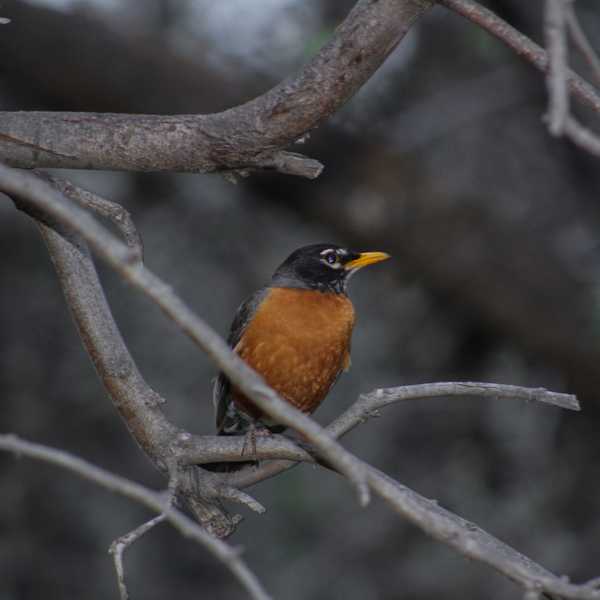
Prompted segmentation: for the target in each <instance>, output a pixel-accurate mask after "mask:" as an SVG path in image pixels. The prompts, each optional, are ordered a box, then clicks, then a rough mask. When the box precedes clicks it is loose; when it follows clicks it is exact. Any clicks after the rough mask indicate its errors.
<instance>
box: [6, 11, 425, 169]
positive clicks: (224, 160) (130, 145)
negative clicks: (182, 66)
mask: <svg viewBox="0 0 600 600" xmlns="http://www.w3.org/2000/svg"><path fill="white" fill-rule="evenodd" d="M432 4H433V3H432V2H431V1H429V0H381V1H380V2H370V1H367V0H365V1H361V2H359V3H358V4H357V5H356V7H355V8H354V9H353V10H352V11H351V13H350V14H349V15H348V17H347V18H346V20H345V21H344V22H343V23H342V24H341V25H340V27H339V28H338V29H337V30H336V32H335V35H334V36H333V37H332V39H331V40H330V41H329V42H328V43H327V44H326V45H325V46H324V47H323V48H322V49H321V51H320V52H319V53H318V54H317V55H316V56H315V57H314V58H313V59H312V60H311V61H310V62H309V63H308V64H307V65H306V66H305V67H304V68H303V69H302V71H301V72H300V73H299V74H298V75H296V76H295V77H292V78H290V79H287V80H285V81H283V82H282V83H280V84H279V85H277V86H275V87H274V88H273V89H271V90H270V91H269V92H267V93H265V94H263V95H262V96H259V97H258V98H255V99H254V100H251V101H250V102H247V103H246V104H243V105H241V106H237V107H235V108H232V109H229V110H226V111H224V112H221V113H217V114H212V115H179V116H160V115H119V114H98V113H49V112H15V113H11V112H5V113H0V158H1V159H2V160H3V161H4V162H6V163H7V164H9V165H11V166H14V167H23V168H32V167H58V168H79V169H111V170H134V171H165V170H167V171H192V172H211V171H215V170H227V169H246V168H265V169H276V170H278V171H282V172H286V173H295V174H299V175H304V176H306V177H315V176H317V175H318V174H319V173H320V168H319V165H318V164H316V163H315V161H307V160H304V159H303V158H302V157H300V156H299V155H291V156H290V155H289V153H283V154H282V153H280V152H279V150H280V149H281V148H283V147H285V146H288V145H289V144H291V143H293V142H294V141H295V140H297V139H298V138H300V137H301V136H302V135H304V134H305V133H306V132H307V131H310V130H311V129H313V128H314V127H316V126H317V125H318V124H319V123H320V122H321V121H323V120H324V119H326V118H327V117H328V116H330V115H331V114H332V113H333V112H335V111H336V110H337V109H338V108H339V107H340V106H341V105H342V104H343V103H344V102H346V100H348V98H350V97H351V96H352V95H353V94H354V93H355V92H356V91H357V90H358V89H359V88H360V87H361V86H362V85H363V84H364V82H365V81H366V80H367V79H368V78H369V77H370V76H371V75H372V74H373V73H374V72H375V71H376V70H377V69H378V68H379V66H380V65H381V64H382V63H383V61H384V60H385V59H386V57H387V56H388V55H389V53H390V52H391V51H392V50H393V49H394V48H395V47H396V45H397V44H398V43H399V42H400V40H401V39H402V38H403V37H404V35H405V34H406V33H407V31H408V30H409V29H410V27H411V25H412V24H413V23H414V21H415V20H416V19H417V18H418V17H420V16H421V15H423V14H424V13H425V12H426V11H427V10H428V9H429V8H430V7H431V6H432Z"/></svg>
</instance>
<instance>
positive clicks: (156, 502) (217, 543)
mask: <svg viewBox="0 0 600 600" xmlns="http://www.w3.org/2000/svg"><path fill="white" fill-rule="evenodd" d="M0 450H7V451H9V452H13V453H14V454H16V455H17V456H21V455H24V456H27V457H30V458H34V459H36V460H41V461H44V462H47V463H51V464H53V465H56V466H58V467H61V468H63V469H67V470H69V471H71V472H73V473H76V474H77V475H79V476H80V477H83V478H84V479H88V480H90V481H93V482H94V483H96V484H98V485H100V486H102V487H104V488H106V489H107V490H110V491H111V492H114V493H116V494H119V495H121V496H125V497H127V498H130V499H132V500H134V501H136V502H138V503H139V504H143V505H144V506H147V507H148V508H150V509H151V510H153V511H155V512H157V513H159V514H164V516H165V518H166V519H167V521H169V522H170V523H171V524H172V525H173V527H175V529H177V530H178V531H179V532H180V533H181V534H182V535H184V536H185V537H188V538H190V539H193V540H194V541H196V542H198V543H200V544H202V545H203V546H204V547H205V548H206V549H207V550H208V551H209V552H211V554H213V555H214V556H215V557H216V558H217V559H218V560H219V561H220V562H222V563H223V564H224V565H225V566H226V567H227V568H228V569H229V570H230V571H231V572H232V573H233V575H234V576H235V577H236V578H237V579H238V580H239V581H240V583H241V584H242V585H243V586H244V587H245V588H246V590H247V591H248V593H249V594H250V596H251V597H252V598H255V599H256V600H268V599H269V598H270V596H269V595H268V594H267V592H266V591H265V590H264V588H263V587H262V585H261V584H260V582H259V581H258V579H257V578H256V576H255V575H254V574H253V573H252V571H250V569H248V567H247V566H246V564H245V562H244V561H243V560H242V559H241V558H240V556H239V554H240V552H239V550H235V549H232V548H231V547H230V546H229V545H228V544H226V543H225V542H223V541H221V540H219V539H217V538H215V537H213V536H212V535H210V534H209V533H208V532H206V531H205V530H204V529H202V528H201V527H200V526H198V525H197V524H196V523H194V521H192V520H191V519H190V518H188V517H186V516H185V515H184V514H183V513H181V512H180V511H178V510H177V509H175V508H173V507H172V506H169V505H165V501H164V495H163V494H161V493H158V492H154V491H152V490H150V489H148V488H145V487H144V486H141V485H139V484H137V483H134V482H132V481H129V480H128V479H125V478H124V477H119V476H118V475H114V474H112V473H109V472H108V471H105V470H104V469H101V468H100V467H97V466H95V465H92V464H91V463H89V462H87V461H85V460H82V459H81V458H78V457H76V456H73V455H71V454H69V453H67V452H64V451H61V450H55V449H53V448H48V447H47V446H42V445H40V444H34V443H32V442H27V441H25V440H21V439H19V438H17V436H14V435H5V434H0Z"/></svg>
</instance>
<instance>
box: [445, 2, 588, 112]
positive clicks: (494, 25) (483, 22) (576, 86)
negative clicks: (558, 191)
mask: <svg viewBox="0 0 600 600" xmlns="http://www.w3.org/2000/svg"><path fill="white" fill-rule="evenodd" d="M437 1H438V3H439V4H441V5H443V6H445V7H446V8H449V9H450V10H452V11H454V12H456V13H457V14H459V15H461V16H463V17H465V18H466V19H468V20H469V21H472V22H473V23H475V24H476V25H479V27H481V28H482V29H485V30H486V31H487V32H488V33H491V34H492V35H493V36H494V37H496V38H497V39H498V40H500V41H501V42H502V43H504V44H506V45H507V46H508V47H509V48H511V49H512V50H514V51H515V52H516V53H517V54H518V55H519V56H522V57H523V58H524V59H525V60H527V61H528V62H530V63H531V64H532V65H533V66H534V67H536V68H537V69H539V70H540V71H542V72H543V73H545V72H546V71H547V69H548V56H547V54H546V52H545V50H544V49H543V48H542V47H541V46H538V45H537V44H536V43H535V42H533V41H532V40H530V39H529V38H528V37H527V36H526V35H524V34H522V33H521V32H520V31H518V30H517V29H515V28H514V27H513V26H512V25H510V24H509V23H507V22H506V21H504V20H503V19H501V18H500V17H499V16H498V15H496V14H495V13H493V12H492V11H491V10H489V9H487V8H485V7H484V6H481V5H480V4H478V3H477V2H474V0H437ZM567 83H568V86H569V89H570V90H571V93H573V94H574V95H575V96H576V97H577V98H578V99H579V100H581V102H583V103H584V104H585V105H586V106H588V107H589V108H591V109H593V110H594V111H596V112H600V96H598V94H597V93H596V90H595V89H594V88H593V86H591V85H590V84H589V83H588V82H587V81H585V79H583V78H582V77H580V76H579V75H577V74H576V73H574V72H573V71H571V70H569V71H568V72H567Z"/></svg>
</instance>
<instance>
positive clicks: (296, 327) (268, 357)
mask: <svg viewBox="0 0 600 600" xmlns="http://www.w3.org/2000/svg"><path fill="white" fill-rule="evenodd" d="M388 258H390V256H389V254H387V253H385V252H355V251H353V250H349V249H348V248H344V247H342V246H339V245H336V244H329V243H322V244H312V245H309V246H303V247H301V248H298V249H297V250H295V251H294V252H292V253H291V254H290V255H289V256H288V257H287V258H286V259H285V260H284V261H283V262H282V263H281V264H280V265H279V267H277V269H276V270H275V272H274V274H273V276H272V278H271V281H270V282H269V284H268V285H266V286H264V287H262V288H260V289H259V290H257V291H256V292H254V293H253V294H251V295H250V296H249V297H248V298H247V299H246V300H245V301H244V302H242V304H241V305H240V306H239V308H238V309H237V312H236V313H235V317H234V319H233V323H232V325H231V330H230V332H229V336H228V338H227V342H228V344H229V346H230V347H231V348H232V349H233V351H234V352H235V353H236V354H237V355H238V356H239V357H240V358H241V359H242V360H244V361H245V362H246V363H247V364H248V365H249V366H250V367H252V369H254V370H255V371H256V372H257V373H258V374H259V375H261V376H262V378H263V379H264V380H265V382H266V383H267V384H268V385H269V386H270V387H271V388H273V389H274V390H275V391H276V392H277V393H278V394H279V396H280V397H281V398H283V399H284V400H285V401H287V402H289V403H290V404H291V405H292V406H294V407H296V408H297V409H299V410H300V411H302V412H304V413H306V414H312V413H313V412H314V411H315V410H316V409H317V408H318V407H319V405H320V404H321V402H322V401H323V400H324V399H325V397H326V396H327V394H328V392H329V391H330V389H331V388H332V387H333V385H334V384H335V383H336V381H337V380H338V378H339V376H340V374H341V373H342V372H343V371H347V370H348V369H349V368H350V362H351V361H350V348H351V339H352V330H353V328H354V322H355V314H354V307H353V305H352V302H351V300H350V298H349V297H348V295H347V287H348V282H349V280H350V278H351V277H352V276H353V275H354V274H355V273H356V272H357V271H358V270H359V269H362V268H363V267H365V266H367V265H372V264H375V263H378V262H381V261H383V260H386V259H388ZM213 403H214V408H215V414H216V428H217V434H218V435H244V434H246V435H247V434H248V432H250V433H251V434H252V435H254V433H255V431H256V429H255V428H257V427H259V428H261V430H262V431H264V430H265V429H266V432H265V433H266V434H269V433H271V432H272V433H281V432H282V431H284V430H285V427H284V426H282V425H281V424H280V423H277V422H276V421H274V420H273V419H271V418H269V416H268V415H266V414H264V413H263V412H262V411H261V410H260V409H259V408H258V407H257V406H256V405H255V404H254V403H253V402H252V401H251V400H250V399H249V398H247V397H246V396H245V395H244V394H243V393H241V392H240V391H239V390H238V389H237V388H236V387H235V386H234V385H232V383H231V382H230V381H229V380H228V379H227V377H226V376H225V375H224V374H223V373H219V375H218V376H217V379H216V381H215V385H214V388H213ZM253 441H254V448H255V449H256V441H255V438H253ZM254 453H255V454H256V450H254ZM230 465H231V463H230ZM238 465H241V463H238ZM231 467H233V465H231Z"/></svg>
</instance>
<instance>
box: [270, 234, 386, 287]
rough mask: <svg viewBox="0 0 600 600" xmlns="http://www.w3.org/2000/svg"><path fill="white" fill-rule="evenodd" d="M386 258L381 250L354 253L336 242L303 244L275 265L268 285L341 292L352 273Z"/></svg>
mask: <svg viewBox="0 0 600 600" xmlns="http://www.w3.org/2000/svg"><path fill="white" fill-rule="evenodd" d="M387 258H389V254H386V253H385V252H354V251H353V250H348V249H347V248H342V247H341V246H337V245H336V244H313V245H312V246H303V247H302V248H298V250H295V251H294V252H292V253H291V254H290V255H289V256H288V257H287V258H286V260H285V261H284V262H283V263H282V264H281V265H280V266H279V267H278V268H277V270H276V271H275V273H274V274H273V279H272V281H271V285H273V286H275V287H293V288H303V289H309V290H320V291H322V292H334V293H336V294H344V293H345V292H346V284H347V282H348V280H349V279H350V276H351V275H352V274H353V273H356V271H358V269H360V268H362V267H366V266H367V265H371V264H374V263H376V262H380V261H382V260H386V259H387Z"/></svg>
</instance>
